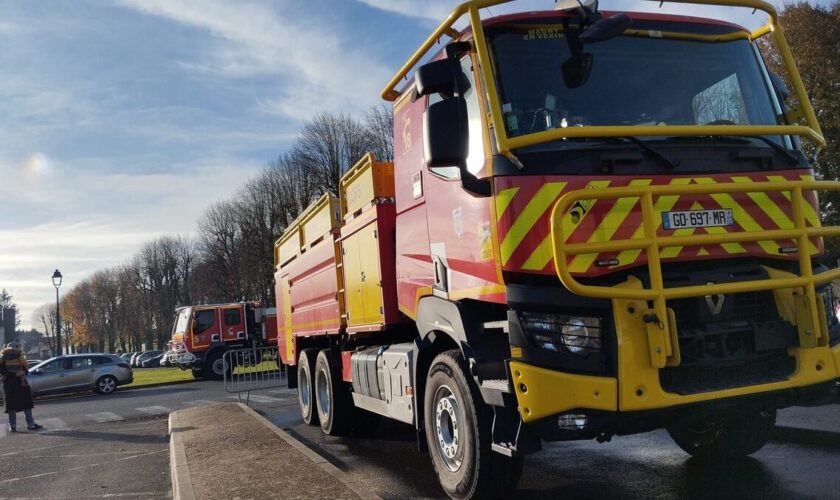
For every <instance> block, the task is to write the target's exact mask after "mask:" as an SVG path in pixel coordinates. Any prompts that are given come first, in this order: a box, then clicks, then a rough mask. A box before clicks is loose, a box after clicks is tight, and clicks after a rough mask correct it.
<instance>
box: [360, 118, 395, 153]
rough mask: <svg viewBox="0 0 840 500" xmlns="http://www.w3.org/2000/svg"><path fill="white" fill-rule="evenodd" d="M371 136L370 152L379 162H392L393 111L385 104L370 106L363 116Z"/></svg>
mask: <svg viewBox="0 0 840 500" xmlns="http://www.w3.org/2000/svg"><path fill="white" fill-rule="evenodd" d="M365 125H366V127H367V130H368V132H369V133H370V134H371V136H372V137H371V139H372V141H373V145H372V147H371V152H372V153H373V154H375V155H376V157H377V158H378V159H379V160H381V161H393V160H394V109H393V108H392V107H391V106H388V105H386V104H380V105H378V106H371V107H370V109H369V110H368V112H367V114H366V115H365Z"/></svg>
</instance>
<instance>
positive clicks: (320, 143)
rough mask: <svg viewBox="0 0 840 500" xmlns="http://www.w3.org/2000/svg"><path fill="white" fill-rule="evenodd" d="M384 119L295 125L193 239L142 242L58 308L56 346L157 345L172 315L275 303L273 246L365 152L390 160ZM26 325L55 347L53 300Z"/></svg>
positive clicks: (338, 117)
mask: <svg viewBox="0 0 840 500" xmlns="http://www.w3.org/2000/svg"><path fill="white" fill-rule="evenodd" d="M392 121H393V116H392V114H391V111H390V108H388V107H385V106H375V107H372V108H370V109H369V110H368V112H367V113H366V114H365V115H364V116H363V117H361V118H360V119H357V118H355V117H352V116H349V115H346V114H342V113H338V114H336V113H319V114H317V115H315V116H314V117H313V118H312V119H310V120H307V121H305V122H304V123H303V126H302V129H301V132H300V135H299V136H298V138H297V140H296V141H295V143H294V144H293V145H292V146H291V147H290V148H289V150H288V151H286V152H284V153H283V154H281V155H279V156H278V157H277V158H275V159H273V160H272V161H270V162H268V163H267V164H266V165H265V167H264V168H263V169H262V171H260V172H259V173H258V174H257V175H256V176H255V177H253V178H251V179H250V180H248V181H247V182H246V183H245V184H244V185H243V186H242V187H240V188H239V189H237V191H236V192H235V194H234V195H233V196H232V197H230V198H228V199H224V200H220V201H216V202H214V203H211V204H210V205H209V206H208V207H207V208H205V209H204V211H203V213H202V214H201V216H200V217H199V219H198V222H197V228H196V232H195V235H194V236H186V235H174V236H173V235H165V236H161V237H159V238H156V239H154V240H152V241H148V242H146V243H144V244H143V245H142V246H141V248H140V250H139V251H138V252H137V253H136V254H135V255H134V256H132V257H131V258H130V259H129V260H128V261H127V262H125V263H123V264H121V265H118V266H114V267H110V268H106V269H101V270H99V271H96V272H95V273H93V274H92V275H91V276H89V277H88V278H86V279H84V280H83V281H81V282H80V283H77V284H75V285H74V286H73V288H71V289H70V290H69V292H67V293H65V294H64V295H63V297H62V298H61V302H60V305H59V313H60V321H61V335H62V344H63V345H72V346H75V347H77V348H80V347H84V348H88V349H91V350H95V351H114V350H116V349H122V350H125V351H136V350H140V349H141V347H142V346H143V345H145V346H146V348H152V346H156V347H158V348H161V347H164V346H165V344H166V342H167V341H168V340H169V337H170V334H171V330H172V321H173V315H174V310H175V308H176V307H178V306H184V305H191V304H209V303H225V302H234V301H240V300H254V301H261V302H263V303H265V304H273V303H274V242H275V240H276V239H277V238H278V237H279V236H280V235H281V234H282V233H283V231H284V230H285V229H286V227H287V226H288V225H289V224H290V223H291V222H292V221H294V219H295V218H297V216H298V215H299V214H300V213H301V212H302V211H303V210H304V209H305V208H306V207H307V206H308V205H309V204H310V203H311V202H312V201H314V200H315V199H317V198H318V197H319V196H321V195H322V194H323V193H324V192H327V191H329V192H332V193H333V194H337V192H336V189H337V186H338V180H339V179H340V178H341V176H342V175H343V174H344V172H346V171H347V170H348V169H349V168H350V167H351V166H352V165H353V164H354V163H355V162H356V161H357V160H358V159H359V158H361V157H362V156H363V155H364V154H365V153H366V152H369V151H370V152H373V153H374V154H376V156H377V157H378V158H380V159H383V160H391V159H392V158H393V144H392V136H391V133H392V132H391V130H392V126H391V124H392ZM32 323H33V327H34V328H36V329H38V330H41V331H42V332H43V333H44V334H45V336H46V338H47V339H48V341H49V342H50V345H51V347H52V348H53V349H54V347H55V330H56V308H55V304H54V303H48V304H44V305H42V306H41V307H39V308H38V309H37V310H36V311H35V313H34V316H33V321H32Z"/></svg>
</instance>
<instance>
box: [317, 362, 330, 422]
mask: <svg viewBox="0 0 840 500" xmlns="http://www.w3.org/2000/svg"><path fill="white" fill-rule="evenodd" d="M317 384H318V388H317V392H316V394H317V395H318V406H319V409H320V411H321V414H322V415H323V416H325V417H326V416H327V415H329V413H330V394H329V385H328V384H327V374H326V373H324V370H323V369H321V370H318V381H317Z"/></svg>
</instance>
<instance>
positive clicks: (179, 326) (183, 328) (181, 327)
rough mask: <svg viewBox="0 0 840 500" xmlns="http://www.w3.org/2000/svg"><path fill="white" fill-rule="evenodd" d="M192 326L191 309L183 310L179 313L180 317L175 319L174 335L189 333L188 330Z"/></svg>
mask: <svg viewBox="0 0 840 500" xmlns="http://www.w3.org/2000/svg"><path fill="white" fill-rule="evenodd" d="M189 326H190V309H181V310H180V311H179V312H178V317H177V318H175V327H174V329H173V331H172V333H173V335H179V334H180V335H183V334H185V333H187V328H189Z"/></svg>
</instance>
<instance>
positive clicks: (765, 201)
mask: <svg viewBox="0 0 840 500" xmlns="http://www.w3.org/2000/svg"><path fill="white" fill-rule="evenodd" d="M732 180H733V181H734V182H736V183H741V184H743V183H749V182H753V180H752V179H750V178H749V177H741V176H735V177H732ZM784 194H786V195H788V197H790V193H787V192H785V193H784ZM747 196H749V197H750V199H751V200H752V201H753V202H755V204H756V205H758V208H760V209H761V211H762V212H764V213H765V214H767V217H770V218H771V219H772V220H773V222H775V223H776V225H778V226H779V229H793V225H794V224H793V221H792V220H790V217H788V216H787V214H786V213H785V212H784V211H783V210H782V209H781V208H780V207H779V206H778V205H776V204H775V203H773V200H771V199H770V197H769V196H767V193H747ZM788 199H789V198H788ZM810 205H811V204H810V203H803V204H802V206H803V207H805V206H810ZM806 210H807V209H806ZM811 211H812V212H813V209H811ZM806 219H807V216H806ZM808 251H809V252H810V253H815V252H817V247H816V246H814V244H813V243H810V240H809V243H808Z"/></svg>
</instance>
